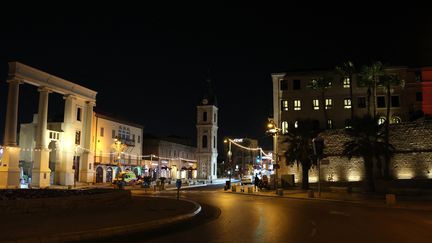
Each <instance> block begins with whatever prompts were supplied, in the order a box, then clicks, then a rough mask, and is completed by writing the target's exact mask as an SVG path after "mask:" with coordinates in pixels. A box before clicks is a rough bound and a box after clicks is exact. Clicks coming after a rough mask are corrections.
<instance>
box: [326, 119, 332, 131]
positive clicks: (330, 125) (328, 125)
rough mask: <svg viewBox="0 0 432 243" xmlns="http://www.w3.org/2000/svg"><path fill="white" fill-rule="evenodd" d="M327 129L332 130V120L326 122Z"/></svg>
mask: <svg viewBox="0 0 432 243" xmlns="http://www.w3.org/2000/svg"><path fill="white" fill-rule="evenodd" d="M327 128H328V129H332V128H333V121H332V120H327Z"/></svg>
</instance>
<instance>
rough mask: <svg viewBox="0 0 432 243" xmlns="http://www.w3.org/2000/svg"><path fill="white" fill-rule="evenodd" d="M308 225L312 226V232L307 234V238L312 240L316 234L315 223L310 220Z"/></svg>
mask: <svg viewBox="0 0 432 243" xmlns="http://www.w3.org/2000/svg"><path fill="white" fill-rule="evenodd" d="M310 223H311V224H312V232H311V233H310V234H309V237H310V238H313V237H315V235H316V233H317V228H316V223H315V221H313V220H311V221H310Z"/></svg>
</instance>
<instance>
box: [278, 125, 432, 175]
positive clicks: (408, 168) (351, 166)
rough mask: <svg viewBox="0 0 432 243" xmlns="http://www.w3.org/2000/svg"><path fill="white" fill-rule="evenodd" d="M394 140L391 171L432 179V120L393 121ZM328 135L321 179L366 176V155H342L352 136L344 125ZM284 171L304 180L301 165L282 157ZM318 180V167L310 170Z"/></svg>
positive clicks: (282, 171) (323, 136)
mask: <svg viewBox="0 0 432 243" xmlns="http://www.w3.org/2000/svg"><path fill="white" fill-rule="evenodd" d="M390 129H391V130H390V134H389V136H390V143H391V144H393V146H394V147H395V148H396V154H395V155H394V157H393V158H392V161H391V164H390V173H392V175H393V178H395V179H432V121H417V122H411V123H401V124H392V125H391V126H390ZM320 137H322V138H324V141H325V149H324V153H325V154H326V155H327V157H326V159H327V160H328V161H329V163H328V164H323V165H321V173H320V174H321V176H320V178H321V181H329V182H338V181H342V182H344V181H345V182H353V181H361V180H363V178H364V166H363V160H362V158H352V159H351V160H348V158H346V157H342V156H341V154H342V151H343V144H344V143H345V142H347V141H349V140H350V138H349V136H347V135H346V134H345V132H344V131H343V129H334V130H328V131H325V132H323V133H321V134H320ZM281 165H282V166H281V171H280V174H295V181H296V182H301V177H302V173H301V172H302V171H301V165H299V166H297V165H296V164H294V165H288V166H287V165H285V159H284V158H282V159H281ZM317 181H318V170H317V167H316V166H315V167H313V168H311V170H310V171H309V182H317Z"/></svg>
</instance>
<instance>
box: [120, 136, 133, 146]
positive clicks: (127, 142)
mask: <svg viewBox="0 0 432 243" xmlns="http://www.w3.org/2000/svg"><path fill="white" fill-rule="evenodd" d="M119 140H120V141H121V142H122V143H123V144H125V145H126V146H129V147H135V140H133V139H130V138H119Z"/></svg>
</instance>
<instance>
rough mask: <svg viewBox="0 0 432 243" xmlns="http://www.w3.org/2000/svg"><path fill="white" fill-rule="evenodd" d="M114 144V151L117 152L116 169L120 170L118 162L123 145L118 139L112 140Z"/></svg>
mask: <svg viewBox="0 0 432 243" xmlns="http://www.w3.org/2000/svg"><path fill="white" fill-rule="evenodd" d="M114 144H115V149H116V151H117V164H118V167H119V168H120V166H121V162H120V158H121V156H120V154H121V152H122V151H123V146H124V144H122V142H121V140H120V139H118V138H115V139H114Z"/></svg>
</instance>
